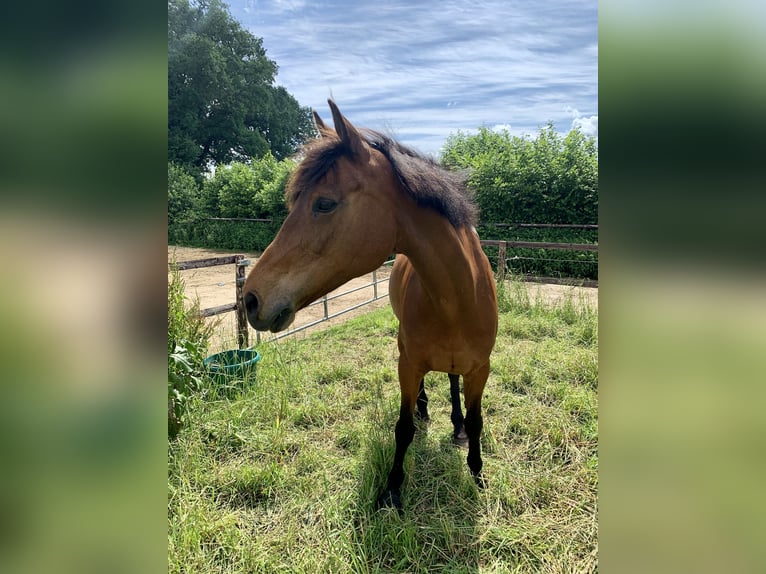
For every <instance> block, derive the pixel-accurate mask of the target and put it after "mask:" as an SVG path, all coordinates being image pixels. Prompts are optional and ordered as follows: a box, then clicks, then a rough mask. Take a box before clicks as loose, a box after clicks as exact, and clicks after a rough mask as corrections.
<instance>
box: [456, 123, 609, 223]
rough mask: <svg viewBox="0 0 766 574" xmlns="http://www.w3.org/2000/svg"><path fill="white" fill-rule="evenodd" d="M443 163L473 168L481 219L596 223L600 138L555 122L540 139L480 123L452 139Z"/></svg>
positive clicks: (471, 176)
mask: <svg viewBox="0 0 766 574" xmlns="http://www.w3.org/2000/svg"><path fill="white" fill-rule="evenodd" d="M442 163H443V164H444V165H445V166H446V167H449V168H452V169H468V171H469V179H468V185H469V187H470V188H471V189H472V190H473V191H474V192H475V193H476V199H477V201H478V203H479V207H480V209H481V220H482V223H485V224H486V223H500V222H503V223H510V222H515V223H596V222H597V221H598V151H597V149H596V144H595V140H594V139H593V138H592V137H586V136H584V135H583V134H582V133H581V132H580V131H579V130H577V129H574V130H572V131H570V132H569V133H568V134H567V135H566V136H563V137H562V136H561V135H560V134H559V133H558V132H556V131H555V129H554V127H553V124H548V125H547V126H546V127H545V128H543V129H541V130H540V132H539V134H538V135H537V137H536V138H534V139H530V138H528V137H526V136H524V137H518V136H511V135H510V134H509V133H508V132H507V131H504V132H495V131H493V130H490V129H489V128H487V127H482V128H479V132H478V133H477V134H475V135H470V134H466V133H463V132H458V133H457V134H455V135H452V136H450V137H449V138H448V140H447V143H446V145H445V149H444V153H443V156H442Z"/></svg>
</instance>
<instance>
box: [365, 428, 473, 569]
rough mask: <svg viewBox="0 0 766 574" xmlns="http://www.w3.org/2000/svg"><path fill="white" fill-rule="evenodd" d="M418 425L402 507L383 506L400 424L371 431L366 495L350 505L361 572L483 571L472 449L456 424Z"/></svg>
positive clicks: (406, 464)
mask: <svg viewBox="0 0 766 574" xmlns="http://www.w3.org/2000/svg"><path fill="white" fill-rule="evenodd" d="M417 428H418V430H417V432H416V434H415V438H414V440H413V442H412V444H411V445H410V448H409V450H408V452H407V458H406V459H405V480H404V484H403V486H402V503H403V510H402V512H401V513H399V512H398V511H397V510H395V509H390V508H378V506H377V499H378V496H379V495H380V493H381V492H382V490H383V487H384V485H385V483H386V479H387V476H388V471H389V469H390V467H391V463H392V461H393V453H394V437H393V425H391V427H390V431H389V432H385V431H384V430H383V428H382V426H380V427H379V428H377V429H375V430H373V431H372V432H371V433H370V434H369V435H368V437H367V439H366V440H367V444H366V451H367V452H366V453H365V454H364V455H363V462H362V464H363V467H362V469H361V473H360V481H359V498H358V501H357V504H356V507H355V508H352V509H351V512H352V517H351V520H352V524H353V534H352V537H353V540H351V541H350V542H351V545H350V546H351V548H352V549H353V550H352V553H353V556H351V560H352V562H353V564H352V570H353V571H355V572H381V571H382V572H478V571H479V540H478V535H477V529H476V520H477V516H478V514H479V512H480V511H481V510H480V508H481V504H480V502H479V493H478V490H477V488H476V486H475V484H474V482H473V479H472V477H471V474H470V471H469V470H468V466H467V465H466V462H465V457H466V454H467V451H466V450H465V449H461V448H459V447H457V446H455V445H454V444H453V443H452V439H451V434H450V433H449V432H444V433H442V432H441V431H438V432H439V434H440V435H441V434H443V436H434V433H435V432H436V431H433V430H432V431H431V433H430V435H429V425H428V424H427V423H417Z"/></svg>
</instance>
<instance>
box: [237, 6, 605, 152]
mask: <svg viewBox="0 0 766 574" xmlns="http://www.w3.org/2000/svg"><path fill="white" fill-rule="evenodd" d="M229 3H230V6H231V11H232V14H233V15H234V17H235V18H237V19H238V20H239V21H240V22H242V24H243V25H244V26H245V27H246V28H247V29H249V30H250V31H251V32H252V33H253V34H254V35H256V36H259V37H262V38H263V40H264V45H265V47H266V49H267V51H268V54H269V57H271V58H272V59H274V60H275V61H276V62H277V64H278V65H279V67H280V70H279V76H278V79H277V80H278V82H279V83H280V84H282V85H284V86H285V88H287V90H288V91H290V93H292V94H293V95H294V96H295V97H296V98H297V99H298V101H299V102H300V103H301V104H302V105H305V106H311V107H313V108H315V109H317V110H318V111H319V112H320V114H322V115H323V116H327V114H328V112H327V105H326V100H327V98H328V97H330V96H332V97H334V98H335V100H336V101H337V102H338V105H339V106H340V108H341V110H342V111H343V112H344V114H346V115H347V116H348V117H349V118H350V119H351V120H352V121H353V122H355V123H357V124H358V125H362V126H366V127H371V128H374V129H382V130H387V131H391V132H393V133H394V134H395V135H396V136H397V137H398V138H399V139H401V140H402V141H403V142H404V143H407V144H410V145H413V146H414V147H417V148H419V149H420V150H421V151H424V152H427V153H434V154H435V153H438V151H439V149H440V148H441V146H442V145H443V143H444V140H445V138H446V137H447V136H448V135H449V134H450V133H453V132H455V131H457V130H458V129H461V130H464V131H468V130H472V129H475V128H477V127H478V126H480V125H488V126H495V125H504V126H506V125H507V126H513V128H512V130H511V131H512V133H534V132H536V131H537V129H538V128H539V127H540V126H542V125H544V124H545V123H547V122H548V121H553V122H554V123H555V124H556V127H557V128H558V129H559V130H561V131H566V130H568V129H569V128H570V126H571V125H572V113H571V110H582V114H580V112H578V114H579V115H578V116H577V118H575V119H580V120H581V123H582V125H583V126H585V125H586V119H587V120H588V121H590V125H595V126H597V125H598V123H597V122H598V116H597V115H596V114H597V97H598V85H597V81H598V80H597V58H598V48H597V41H598V40H597V3H596V2H595V1H577V0H553V1H551V2H544V3H543V2H538V1H537V0H534V1H533V0H522V1H521V2H508V1H507V0H493V1H486V2H481V1H478V2H476V1H474V2H470V1H466V0H463V1H454V0H447V1H440V2H436V1H433V0H429V1H424V2H409V0H392V1H388V2H380V1H377V2H369V1H358V2H353V1H345V0H327V1H319V2H305V1H303V0H281V1H279V0H268V1H267V0H229ZM578 125H579V124H578ZM583 131H585V130H583Z"/></svg>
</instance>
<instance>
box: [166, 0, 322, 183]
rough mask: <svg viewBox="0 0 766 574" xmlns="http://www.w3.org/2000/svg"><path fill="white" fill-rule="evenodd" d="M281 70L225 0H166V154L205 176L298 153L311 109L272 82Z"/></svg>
mask: <svg viewBox="0 0 766 574" xmlns="http://www.w3.org/2000/svg"><path fill="white" fill-rule="evenodd" d="M276 73H277V65H276V63H275V62H274V61H272V60H270V59H269V58H268V57H267V56H266V50H265V49H264V47H263V41H262V40H261V38H257V37H255V36H253V35H252V34H251V33H250V32H248V31H247V30H244V29H243V28H242V27H241V26H240V24H239V23H238V22H237V21H236V20H234V19H233V18H232V17H231V15H230V14H229V12H228V9H227V7H226V5H225V4H224V3H223V2H222V0H191V2H190V0H168V159H169V160H170V161H172V162H174V163H177V164H179V165H181V166H183V167H184V168H185V169H186V170H187V171H189V172H191V173H193V174H195V175H199V174H200V173H202V172H204V171H205V170H206V169H207V168H208V167H209V166H210V165H211V164H212V165H220V164H226V163H230V162H233V161H249V159H250V158H252V157H256V158H259V157H262V156H264V155H265V154H266V153H267V152H271V153H272V154H273V155H274V157H276V158H277V159H282V158H285V157H287V156H289V155H291V154H292V153H294V152H295V151H296V149H297V148H298V146H299V145H300V144H301V143H302V142H303V141H304V140H305V139H306V138H307V137H308V136H309V135H310V134H311V133H312V132H313V129H314V128H313V124H312V121H311V114H310V110H309V109H308V108H303V107H301V106H300V105H299V104H298V102H297V101H296V100H295V98H293V97H292V96H291V95H290V94H289V93H288V92H287V90H285V89H284V88H283V87H280V86H275V85H274V78H275V76H276Z"/></svg>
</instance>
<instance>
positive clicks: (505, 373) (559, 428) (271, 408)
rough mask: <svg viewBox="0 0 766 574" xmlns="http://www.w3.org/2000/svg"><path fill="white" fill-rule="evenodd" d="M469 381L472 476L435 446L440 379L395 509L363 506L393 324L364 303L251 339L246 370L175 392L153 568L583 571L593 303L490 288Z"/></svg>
mask: <svg viewBox="0 0 766 574" xmlns="http://www.w3.org/2000/svg"><path fill="white" fill-rule="evenodd" d="M500 299H501V311H502V312H501V315H500V326H499V334H498V339H497V344H496V346H495V351H494V353H493V357H492V369H491V373H490V379H489V382H488V384H487V388H486V391H485V395H484V433H483V437H482V447H483V457H484V473H485V475H486V478H487V481H488V484H487V487H486V489H484V490H483V491H479V490H477V488H476V487H475V486H474V483H473V480H472V479H471V476H470V472H469V471H468V467H467V465H466V464H465V455H466V451H464V450H461V449H458V448H456V447H454V446H453V445H452V443H451V423H450V417H449V412H450V404H449V383H448V381H447V376H446V375H445V374H441V373H431V374H429V375H428V376H427V378H426V389H427V391H428V393H429V398H430V403H429V410H430V414H431V422H430V423H429V424H427V425H425V424H421V425H420V426H419V427H418V432H417V434H416V436H415V440H414V441H413V443H412V445H411V446H410V449H409V451H408V455H407V459H406V460H405V473H406V477H405V482H404V485H403V491H402V494H403V504H404V512H403V513H402V514H401V515H399V514H398V513H397V512H396V511H393V510H388V509H383V510H377V509H376V507H375V501H376V498H377V496H378V495H379V493H380V491H381V489H382V487H383V485H384V483H385V478H386V476H387V473H388V470H389V466H390V464H391V461H392V459H393V449H394V436H393V429H394V424H395V423H396V417H397V414H398V401H399V389H398V382H397V377H396V364H397V354H398V352H397V347H396V331H397V322H396V319H395V318H394V316H393V314H392V313H391V310H390V309H383V310H380V311H375V312H372V313H369V314H367V315H364V316H361V317H359V318H357V319H354V320H352V321H349V322H348V323H346V324H344V325H342V326H339V327H335V328H332V329H330V330H328V331H325V332H322V333H319V334H316V335H313V336H311V337H307V338H305V339H302V340H292V341H282V342H280V343H276V344H264V345H262V346H261V347H259V350H260V352H261V354H262V355H263V360H262V361H261V362H260V363H259V366H258V371H257V377H256V379H255V380H251V381H245V382H244V384H243V388H242V390H241V392H239V393H237V394H236V395H235V396H231V393H228V394H227V395H225V396H217V394H216V393H215V392H214V391H212V390H211V389H208V391H207V392H206V393H202V395H201V396H199V397H196V398H193V399H192V400H191V401H190V403H189V406H188V408H189V411H188V424H187V425H186V426H185V427H184V429H183V430H182V431H181V433H180V434H179V436H178V438H177V440H176V441H174V442H173V443H171V445H170V447H169V469H168V488H169V496H168V519H169V529H168V544H169V549H168V556H169V571H170V572H195V573H206V572H269V573H270V572H306V573H308V574H314V573H317V572H354V573H356V572H424V573H425V572H583V571H585V572H587V571H595V570H596V569H597V522H596V490H597V482H598V475H597V473H598V454H597V435H598V419H597V405H598V403H597V384H598V367H597V352H598V328H597V322H598V315H597V311H596V310H595V309H592V308H590V307H588V306H587V305H585V304H584V303H583V302H581V301H578V300H576V299H574V298H572V297H570V298H568V299H565V300H564V301H563V302H562V303H560V304H558V305H557V306H555V307H550V306H547V305H546V304H544V303H543V302H542V301H539V300H535V301H532V300H530V298H529V297H528V296H527V294H526V291H525V290H524V287H523V286H518V285H515V284H509V285H508V286H506V287H505V288H504V289H501V293H500Z"/></svg>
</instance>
